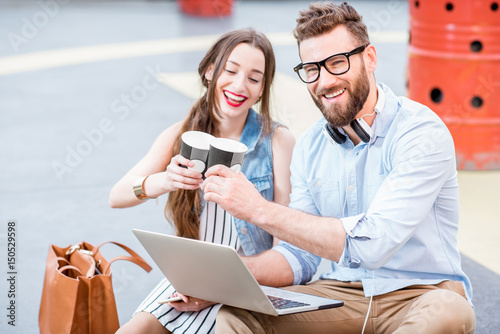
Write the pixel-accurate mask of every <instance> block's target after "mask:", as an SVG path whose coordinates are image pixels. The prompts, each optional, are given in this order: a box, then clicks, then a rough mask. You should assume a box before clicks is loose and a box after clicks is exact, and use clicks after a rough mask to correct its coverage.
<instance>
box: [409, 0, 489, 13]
mask: <svg viewBox="0 0 500 334" xmlns="http://www.w3.org/2000/svg"><path fill="white" fill-rule="evenodd" d="M417 2H418V1H417ZM491 10H492V11H494V12H496V11H497V10H498V3H497V2H493V3H492V4H491Z"/></svg>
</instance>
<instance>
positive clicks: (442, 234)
mask: <svg viewBox="0 0 500 334" xmlns="http://www.w3.org/2000/svg"><path fill="white" fill-rule="evenodd" d="M377 88H378V100H377V104H376V107H375V111H376V112H377V114H376V117H375V120H374V123H373V125H372V129H373V130H374V133H375V134H374V136H373V137H372V139H371V140H370V142H369V143H363V142H361V143H360V144H358V145H357V146H354V144H353V143H352V141H351V140H349V139H348V140H347V141H346V142H345V143H343V144H341V145H339V144H336V143H334V142H333V141H332V140H331V139H329V138H328V136H327V135H325V134H324V133H323V128H324V125H325V124H326V121H325V119H321V120H320V121H318V122H317V123H316V124H315V125H313V126H312V127H311V128H309V129H308V130H307V131H306V132H305V133H304V134H303V135H302V136H301V138H300V139H299V141H298V142H297V145H296V146H295V149H294V153H293V158H292V165H291V171H292V176H291V181H292V194H291V198H290V199H291V202H290V205H289V206H290V207H292V208H294V209H297V210H301V211H304V212H306V213H309V214H312V215H317V216H325V217H337V218H340V219H341V221H342V223H343V226H344V229H345V231H346V233H347V237H346V240H345V248H344V251H343V254H342V256H341V259H340V261H339V263H336V262H333V261H332V271H331V272H329V273H324V274H322V275H321V279H335V280H340V281H361V282H362V283H363V288H364V291H365V295H366V296H370V295H371V294H372V291H373V295H380V294H384V293H387V292H391V291H395V290H398V289H401V288H403V287H407V286H410V285H421V284H437V283H439V282H442V281H444V280H453V281H461V282H462V283H463V284H464V289H465V292H466V295H467V298H468V300H469V302H470V301H471V298H472V287H471V284H470V281H469V279H468V278H467V276H466V275H465V273H464V272H463V270H462V268H461V264H460V253H459V251H458V248H457V231H458V220H459V203H458V183H457V171H456V163H455V149H454V145H453V139H452V137H451V135H450V133H449V131H448V129H447V128H446V126H445V125H444V123H443V122H442V121H441V119H439V117H438V116H437V115H436V114H435V113H434V112H432V111H431V110H430V109H429V108H427V107H426V106H424V105H421V104H419V103H416V102H414V101H411V100H409V99H407V98H405V97H397V96H396V95H394V93H393V92H392V91H391V90H390V89H389V88H388V87H387V86H385V85H383V84H378V87H377ZM274 249H275V250H277V251H279V252H280V253H281V254H283V255H284V256H285V258H286V259H287V260H288V262H289V263H290V266H291V268H292V270H293V273H294V284H304V283H306V282H307V281H309V280H310V279H311V278H312V276H313V275H314V274H315V272H316V270H317V267H318V265H319V263H320V261H321V259H320V258H319V257H318V256H315V255H313V254H310V253H308V252H306V251H304V250H301V249H299V248H297V247H295V246H293V245H291V244H289V243H286V242H281V243H280V244H279V245H278V246H276V247H274ZM372 275H373V276H374V278H375V279H374V280H373V279H372ZM372 289H373V290H372Z"/></svg>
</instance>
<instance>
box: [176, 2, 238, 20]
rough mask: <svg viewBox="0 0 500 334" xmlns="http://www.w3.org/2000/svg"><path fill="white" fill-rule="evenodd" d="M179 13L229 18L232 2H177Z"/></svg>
mask: <svg viewBox="0 0 500 334" xmlns="http://www.w3.org/2000/svg"><path fill="white" fill-rule="evenodd" d="M177 2H178V4H179V7H180V8H181V11H182V12H184V13H186V14H189V15H194V16H209V17H221V16H229V15H231V13H232V11H233V2H234V0H177Z"/></svg>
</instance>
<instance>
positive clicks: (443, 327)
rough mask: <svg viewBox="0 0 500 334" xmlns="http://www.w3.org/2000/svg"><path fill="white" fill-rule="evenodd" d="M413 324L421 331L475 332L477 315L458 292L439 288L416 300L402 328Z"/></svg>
mask: <svg viewBox="0 0 500 334" xmlns="http://www.w3.org/2000/svg"><path fill="white" fill-rule="evenodd" d="M412 324H413V325H414V326H415V325H416V326H418V328H419V331H418V332H419V333H420V332H421V333H474V330H475V328H476V317H475V314H474V310H473V309H472V306H471V305H470V304H469V302H468V301H467V300H466V299H465V298H463V297H462V296H460V295H459V294H458V293H456V292H453V291H450V290H446V289H439V290H433V291H430V292H427V293H425V294H424V295H422V296H421V297H420V298H419V299H418V300H416V301H415V303H414V304H413V305H412V307H411V309H410V311H409V314H408V316H407V318H406V319H405V321H403V324H402V328H404V327H405V326H407V325H408V326H410V327H413V326H412ZM414 329H415V328H414ZM402 332H404V331H402Z"/></svg>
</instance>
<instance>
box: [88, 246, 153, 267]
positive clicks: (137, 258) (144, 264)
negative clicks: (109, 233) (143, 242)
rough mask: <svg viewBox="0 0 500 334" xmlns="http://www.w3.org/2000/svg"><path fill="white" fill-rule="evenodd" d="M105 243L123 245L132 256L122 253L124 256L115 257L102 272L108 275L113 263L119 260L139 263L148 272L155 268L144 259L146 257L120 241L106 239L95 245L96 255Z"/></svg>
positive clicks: (94, 251)
mask: <svg viewBox="0 0 500 334" xmlns="http://www.w3.org/2000/svg"><path fill="white" fill-rule="evenodd" d="M105 244H115V245H117V246H118V247H121V248H122V249H124V250H125V251H127V253H129V254H130V256H123V255H122V256H117V257H114V258H113V259H112V260H111V261H109V265H108V267H107V268H103V272H102V274H105V275H107V274H108V273H109V271H110V269H111V263H113V262H115V261H118V260H124V261H130V262H132V263H135V264H136V265H138V266H139V267H141V268H142V269H144V270H145V271H146V272H148V273H149V272H150V271H151V269H153V268H151V266H150V265H149V264H148V263H147V262H146V261H144V259H143V258H142V257H140V256H139V255H138V254H137V253H136V252H134V251H133V250H132V249H130V248H128V247H127V246H125V245H123V244H121V243H119V242H115V241H105V242H103V243H101V244H99V245H98V246H96V247H94V249H92V252H93V253H94V255H95V254H96V253H97V252H98V251H99V248H100V247H101V246H103V245H105Z"/></svg>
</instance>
